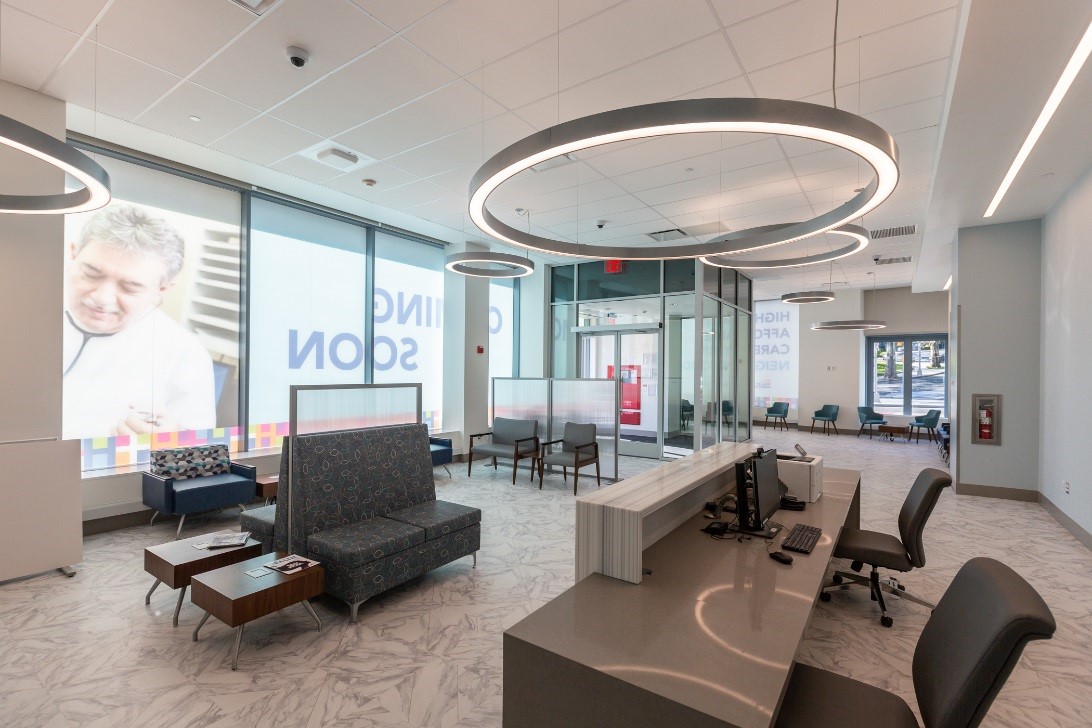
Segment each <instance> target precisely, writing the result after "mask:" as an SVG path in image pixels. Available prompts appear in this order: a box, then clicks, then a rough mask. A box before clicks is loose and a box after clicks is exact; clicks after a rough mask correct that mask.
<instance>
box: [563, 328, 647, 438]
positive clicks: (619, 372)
mask: <svg viewBox="0 0 1092 728" xmlns="http://www.w3.org/2000/svg"><path fill="white" fill-rule="evenodd" d="M578 341H579V343H578V345H579V351H580V366H579V376H580V377H581V378H587V379H613V380H615V381H616V382H617V383H618V387H619V396H618V403H619V412H618V435H619V437H618V454H619V455H632V456H636V457H646V458H659V457H660V452H661V445H662V443H661V438H660V428H659V427H658V426H657V423H659V421H660V394H659V391H660V332H659V330H652V331H618V332H601V331H597V332H594V333H581V334H579V339H578Z"/></svg>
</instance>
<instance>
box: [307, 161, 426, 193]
mask: <svg viewBox="0 0 1092 728" xmlns="http://www.w3.org/2000/svg"><path fill="white" fill-rule="evenodd" d="M366 179H374V180H375V181H376V184H375V186H373V187H369V186H367V185H366V184H364V182H363V181H364V180H366ZM415 181H417V177H414V176H413V175H412V174H409V173H408V172H403V171H402V170H400V169H397V168H395V167H392V166H390V165H389V164H384V163H383V162H376V163H375V164H369V165H368V166H366V167H361V168H360V169H357V170H354V171H352V172H349V173H348V174H343V175H341V176H339V177H334V178H333V179H329V180H327V181H326V182H324V183H323V184H324V185H325V186H326V187H333V188H334V189H335V190H340V191H341V192H345V193H347V194H350V195H352V196H353V197H360V198H362V199H366V200H374V199H375V198H376V196H377V195H378V194H379V193H381V192H385V191H387V190H390V189H394V188H395V187H399V186H401V185H404V184H408V183H410V182H415Z"/></svg>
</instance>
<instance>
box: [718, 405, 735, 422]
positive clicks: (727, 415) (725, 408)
mask: <svg viewBox="0 0 1092 728" xmlns="http://www.w3.org/2000/svg"><path fill="white" fill-rule="evenodd" d="M735 413H736V410H735V408H734V407H732V401H731V400H728V399H725V400H721V403H720V419H721V421H722V422H723V423H724V424H726V425H730V424H732V416H733V415H734V414H735Z"/></svg>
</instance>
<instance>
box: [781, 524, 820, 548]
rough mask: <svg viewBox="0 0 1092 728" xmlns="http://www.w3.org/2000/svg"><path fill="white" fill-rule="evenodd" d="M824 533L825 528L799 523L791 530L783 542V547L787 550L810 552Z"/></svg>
mask: <svg viewBox="0 0 1092 728" xmlns="http://www.w3.org/2000/svg"><path fill="white" fill-rule="evenodd" d="M822 535H823V529H821V528H816V527H815V526H805V525H804V524H802V523H798V524H796V525H795V526H793V527H792V530H791V531H789V535H788V536H786V537H785V540H784V541H782V542H781V548H782V549H783V550H785V551H797V552H799V553H802V554H810V553H811V550H812V549H813V548H815V544H816V543H818V542H819V537H820V536H822Z"/></svg>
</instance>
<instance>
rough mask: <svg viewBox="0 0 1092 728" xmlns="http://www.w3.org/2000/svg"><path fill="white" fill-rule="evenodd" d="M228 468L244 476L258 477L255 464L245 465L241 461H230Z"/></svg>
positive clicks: (252, 478) (255, 478) (254, 478)
mask: <svg viewBox="0 0 1092 728" xmlns="http://www.w3.org/2000/svg"><path fill="white" fill-rule="evenodd" d="M228 470H229V471H230V472H232V473H234V474H235V475H241V476H243V477H244V478H250V479H251V480H257V479H258V469H257V468H256V467H254V466H253V465H243V464H241V463H230V464H229V465H228Z"/></svg>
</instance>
